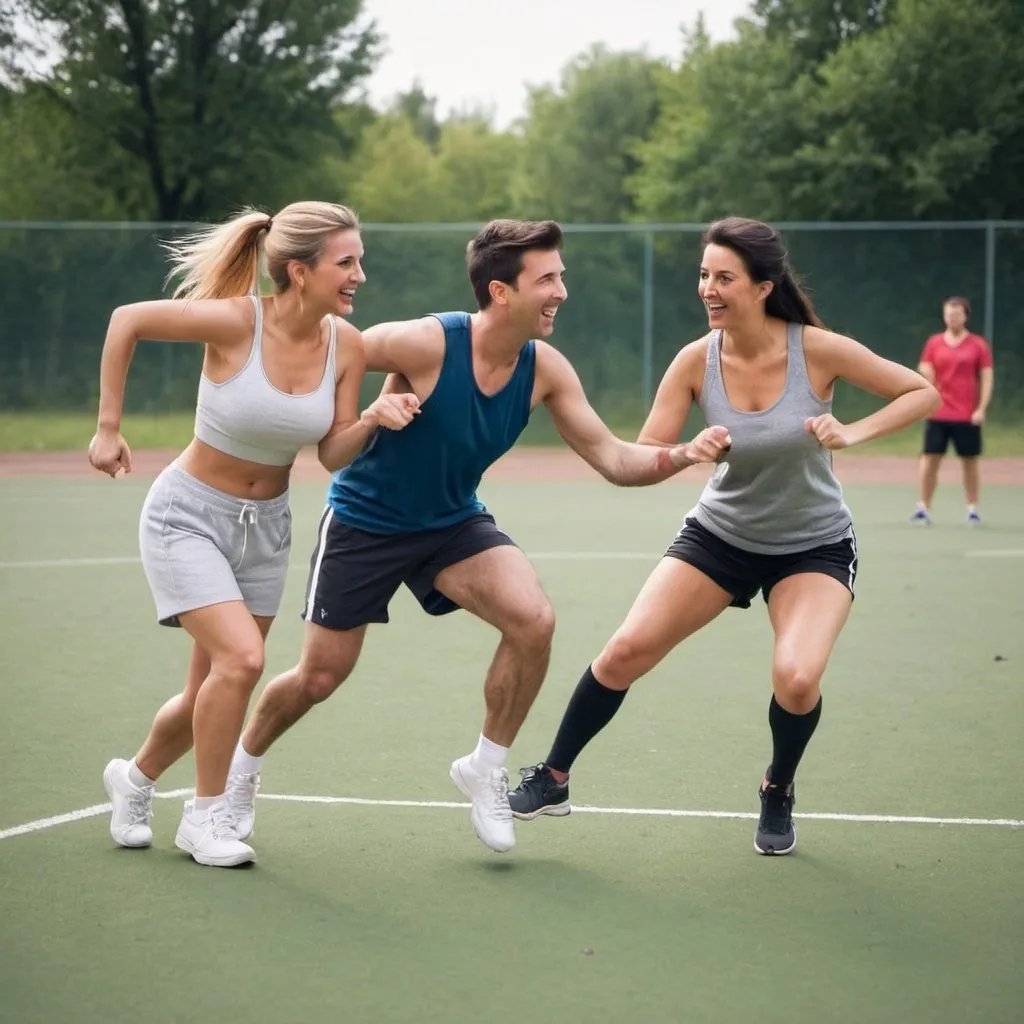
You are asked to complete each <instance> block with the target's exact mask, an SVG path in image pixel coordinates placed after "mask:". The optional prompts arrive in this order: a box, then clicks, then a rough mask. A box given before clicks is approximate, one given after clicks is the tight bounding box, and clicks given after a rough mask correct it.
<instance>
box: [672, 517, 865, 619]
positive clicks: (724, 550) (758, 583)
mask: <svg viewBox="0 0 1024 1024" xmlns="http://www.w3.org/2000/svg"><path fill="white" fill-rule="evenodd" d="M665 554H666V555H670V556H671V557H672V558H678V559H679V560H680V561H681V562H686V563H688V564H689V565H692V566H693V567H694V568H695V569H699V570H700V571H701V572H702V573H704V575H705V576H707V577H709V578H710V579H711V580H712V581H713V582H715V583H717V584H718V585H719V586H720V587H721V588H722V589H723V590H725V591H728V592H729V593H730V594H732V597H733V599H732V602H731V605H730V607H733V608H749V607H750V602H751V601H752V600H753V598H754V597H756V596H757V592H758V591H759V590H760V591H761V593H762V594H763V595H764V599H765V601H766V602H767V600H768V595H769V594H770V593H771V591H772V587H774V586H775V584H776V583H778V582H779V581H780V580H784V579H785V578H786V577H787V576H796V575H798V574H799V573H805V572H816V573H821V574H822V575H824V576H831V577H832V579H834V580H838V581H839V582H840V583H842V585H843V586H844V587H846V589H847V590H849V592H850V596H851V597H852V596H854V585H855V584H856V581H857V538H856V536H855V535H854V533H853V529H852V528H851V529H850V535H849V536H848V537H843V538H842V539H841V540H838V541H835V542H834V543H832V544H822V545H820V546H819V547H816V548H809V549H808V550H806V551H796V552H794V553H792V554H789V555H761V554H757V553H756V552H753V551H744V550H743V549H742V548H738V547H735V546H734V545H732V544H729V543H727V542H726V541H724V540H722V539H721V538H720V537H716V536H715V535H714V534H713V533H712V532H711V531H710V530H707V529H705V528H704V527H703V526H701V524H700V523H698V522H697V520H696V519H693V518H690V517H688V518H687V519H686V520H685V522H684V523H683V528H682V529H681V530H680V531H679V533H678V534H676V539H675V540H674V541H673V542H672V544H671V545H670V546H669V549H668V551H666V552H665Z"/></svg>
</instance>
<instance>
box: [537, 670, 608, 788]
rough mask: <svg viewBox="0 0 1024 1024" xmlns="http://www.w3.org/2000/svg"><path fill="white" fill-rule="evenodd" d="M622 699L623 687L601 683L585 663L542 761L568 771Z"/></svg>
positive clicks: (562, 770) (561, 770)
mask: <svg viewBox="0 0 1024 1024" xmlns="http://www.w3.org/2000/svg"><path fill="white" fill-rule="evenodd" d="M625 698H626V691H625V690H610V689H608V687H607V686H602V685H601V683H600V682H598V680H597V679H596V678H594V673H593V671H592V670H591V669H590V667H589V666H588V668H587V671H586V672H584V673H583V675H582V676H581V677H580V681H579V682H578V683H577V684H576V689H575V690H574V691H573V695H572V697H570V698H569V704H568V706H567V707H566V709H565V714H564V715H563V716H562V724H561V725H560V726H559V727H558V734H557V735H556V736H555V742H554V744H553V745H552V747H551V753H550V754H548V758H547V761H545V764H546V765H547V766H548V767H549V768H554V769H555V770H556V771H560V772H567V771H569V769H570V768H572V763H573V761H575V760H576V758H577V757H579V755H580V751H581V750H582V749H583V748H584V747H585V746H586V745H587V744H588V743H589V742H590V741H591V740H592V739H593V738H594V737H595V736H596V735H597V734H598V733H599V732H600V731H601V730H602V729H603V728H604V727H605V726H606V725H607V724H608V723H609V722H610V721H611V720H612V718H613V717H614V716H615V712H616V711H618V710H619V707H620V706H621V704H622V702H623V700H625Z"/></svg>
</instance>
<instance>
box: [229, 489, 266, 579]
mask: <svg viewBox="0 0 1024 1024" xmlns="http://www.w3.org/2000/svg"><path fill="white" fill-rule="evenodd" d="M259 519H260V511H259V509H258V508H257V507H256V506H255V505H253V504H251V503H249V502H246V503H245V504H244V505H243V506H242V511H241V512H239V513H238V521H239V522H240V523H241V524H242V553H241V554H240V555H239V556H238V564H237V565H236V566H235V569H236V570H238V569H240V568H241V566H242V559H243V558H245V545H246V543H247V542H248V540H249V527H250V526H255V525H256V524H257V523H258V522H259Z"/></svg>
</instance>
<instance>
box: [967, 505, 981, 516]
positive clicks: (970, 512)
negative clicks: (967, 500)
mask: <svg viewBox="0 0 1024 1024" xmlns="http://www.w3.org/2000/svg"><path fill="white" fill-rule="evenodd" d="M977 512H978V506H977V505H968V506H967V514H968V515H972V516H973V515H976V514H977Z"/></svg>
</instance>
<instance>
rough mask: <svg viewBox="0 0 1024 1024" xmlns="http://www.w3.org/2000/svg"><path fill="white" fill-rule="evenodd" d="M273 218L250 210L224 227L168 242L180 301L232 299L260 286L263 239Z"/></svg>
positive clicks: (166, 246) (170, 275)
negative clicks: (178, 279) (177, 278)
mask: <svg viewBox="0 0 1024 1024" xmlns="http://www.w3.org/2000/svg"><path fill="white" fill-rule="evenodd" d="M271 219H272V218H271V217H270V216H269V215H268V214H266V213H260V212H259V211H258V210H253V209H246V210H244V211H243V212H242V213H240V214H239V215H238V216H237V217H233V218H232V219H231V220H229V221H227V222H226V223H224V224H215V225H214V226H213V227H210V228H206V229H205V230H202V231H197V232H195V233H194V234H191V235H186V236H185V237H184V238H180V239H176V240H174V241H172V242H167V243H165V245H164V248H165V249H166V250H167V251H168V253H169V254H170V260H171V272H170V273H169V274H168V275H167V283H170V282H171V281H172V280H173V279H174V278H176V277H180V278H181V280H180V281H179V283H178V285H177V287H176V288H175V289H174V298H176V299H230V298H235V297H236V296H239V295H247V294H248V293H249V292H251V291H253V290H254V289H255V288H256V286H257V280H258V276H259V266H260V253H261V251H262V248H263V239H264V237H265V236H266V232H267V231H268V230H269V228H270V224H271Z"/></svg>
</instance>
